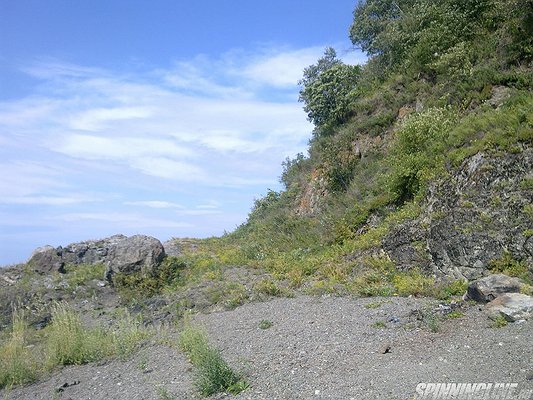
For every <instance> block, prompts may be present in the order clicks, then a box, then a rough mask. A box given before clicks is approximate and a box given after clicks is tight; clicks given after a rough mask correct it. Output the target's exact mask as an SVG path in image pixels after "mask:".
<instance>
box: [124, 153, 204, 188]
mask: <svg viewBox="0 0 533 400" xmlns="http://www.w3.org/2000/svg"><path fill="white" fill-rule="evenodd" d="M130 163H131V166H132V167H133V168H135V169H137V170H139V171H141V172H142V173H144V174H146V175H150V176H155V177H158V178H165V179H172V180H179V181H185V182H194V183H198V184H199V183H203V182H206V181H207V180H208V176H209V175H208V173H207V172H206V171H204V170H203V169H202V168H199V167H197V166H195V165H193V164H189V163H186V162H182V161H177V160H171V159H168V158H164V157H142V158H138V159H135V160H130Z"/></svg>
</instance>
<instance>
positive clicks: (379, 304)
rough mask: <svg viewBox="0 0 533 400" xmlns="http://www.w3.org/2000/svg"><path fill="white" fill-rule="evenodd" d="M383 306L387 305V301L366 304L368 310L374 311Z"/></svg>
mask: <svg viewBox="0 0 533 400" xmlns="http://www.w3.org/2000/svg"><path fill="white" fill-rule="evenodd" d="M383 304H385V301H373V302H371V303H367V304H365V306H364V307H365V308H368V309H374V308H380V307H381V306H382V305H383Z"/></svg>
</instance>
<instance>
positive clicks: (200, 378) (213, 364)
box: [179, 324, 248, 396]
mask: <svg viewBox="0 0 533 400" xmlns="http://www.w3.org/2000/svg"><path fill="white" fill-rule="evenodd" d="M179 345H180V347H181V349H182V350H183V351H184V352H185V353H187V355H188V357H189V359H190V361H191V363H192V364H193V365H194V366H195V367H196V374H195V385H196V387H197V389H198V391H199V392H200V394H202V395H203V396H211V395H212V394H215V393H220V392H229V393H232V394H237V393H239V392H241V391H243V390H245V389H246V388H247V387H248V384H247V383H246V382H245V381H244V380H243V379H242V376H241V375H240V374H237V373H236V372H234V371H233V370H232V369H231V367H230V366H229V365H228V364H227V363H226V361H224V359H223V358H222V355H221V353H220V351H219V350H218V349H216V348H214V347H212V346H211V345H209V343H208V340H207V334H206V333H205V332H204V331H203V330H202V329H200V328H197V327H194V326H192V325H190V324H186V326H185V328H184V329H183V331H182V332H181V334H180V337H179Z"/></svg>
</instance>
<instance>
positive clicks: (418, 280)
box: [392, 271, 435, 296]
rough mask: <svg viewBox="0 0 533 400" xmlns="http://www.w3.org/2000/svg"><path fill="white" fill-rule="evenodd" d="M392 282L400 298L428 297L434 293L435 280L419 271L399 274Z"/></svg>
mask: <svg viewBox="0 0 533 400" xmlns="http://www.w3.org/2000/svg"><path fill="white" fill-rule="evenodd" d="M392 281H393V284H394V287H395V288H396V291H397V293H398V294H399V295H400V296H409V295H413V296H428V295H432V294H433V293H434V288H435V280H434V279H433V278H429V277H427V276H425V275H423V274H422V273H420V272H418V271H410V272H406V273H398V274H397V275H396V276H394V278H393V280H392Z"/></svg>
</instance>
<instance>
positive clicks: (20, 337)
mask: <svg viewBox="0 0 533 400" xmlns="http://www.w3.org/2000/svg"><path fill="white" fill-rule="evenodd" d="M26 335H27V332H26V322H25V320H24V313H23V312H22V311H17V310H15V312H14V313H13V325H12V328H11V335H10V337H9V339H8V340H7V342H6V343H4V344H3V345H2V346H0V388H4V387H11V386H13V385H20V384H23V383H29V382H32V381H34V380H35V379H36V377H37V362H36V359H35V352H34V351H31V350H30V349H29V347H27V342H26Z"/></svg>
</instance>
